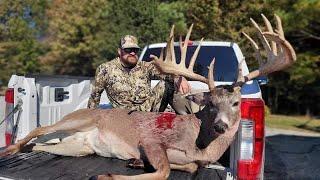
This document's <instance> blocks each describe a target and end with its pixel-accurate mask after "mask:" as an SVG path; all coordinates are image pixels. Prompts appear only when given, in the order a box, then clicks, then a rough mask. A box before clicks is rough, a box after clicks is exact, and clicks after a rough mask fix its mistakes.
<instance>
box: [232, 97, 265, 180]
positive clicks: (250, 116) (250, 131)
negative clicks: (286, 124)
mask: <svg viewBox="0 0 320 180" xmlns="http://www.w3.org/2000/svg"><path fill="white" fill-rule="evenodd" d="M241 118H242V119H241V133H240V134H241V135H240V140H241V142H240V159H239V160H238V171H237V172H238V179H245V180H250V179H259V177H260V173H261V168H262V165H263V162H262V161H263V157H262V156H263V151H264V143H265V141H264V102H263V100H262V99H242V102H241Z"/></svg>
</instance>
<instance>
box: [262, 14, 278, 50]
mask: <svg viewBox="0 0 320 180" xmlns="http://www.w3.org/2000/svg"><path fill="white" fill-rule="evenodd" d="M261 16H262V19H263V21H264V24H265V25H266V27H267V29H268V31H269V32H271V33H273V28H272V26H271V23H270V21H269V20H268V19H267V18H266V17H265V16H264V15H263V14H261ZM271 49H272V51H273V53H274V54H275V55H276V54H277V46H276V43H275V42H273V41H272V42H271Z"/></svg>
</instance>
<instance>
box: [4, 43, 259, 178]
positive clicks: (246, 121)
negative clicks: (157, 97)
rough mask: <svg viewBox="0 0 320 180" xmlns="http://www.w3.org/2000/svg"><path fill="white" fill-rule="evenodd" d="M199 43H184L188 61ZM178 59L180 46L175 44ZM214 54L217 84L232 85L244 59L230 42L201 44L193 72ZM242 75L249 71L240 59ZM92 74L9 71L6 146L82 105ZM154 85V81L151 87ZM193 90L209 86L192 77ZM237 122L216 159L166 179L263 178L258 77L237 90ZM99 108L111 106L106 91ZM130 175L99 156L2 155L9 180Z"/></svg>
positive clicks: (156, 48) (150, 49)
mask: <svg viewBox="0 0 320 180" xmlns="http://www.w3.org/2000/svg"><path fill="white" fill-rule="evenodd" d="M165 45H166V44H165V43H159V44H151V45H148V46H146V47H145V48H144V49H143V51H142V52H141V55H140V58H139V60H141V61H148V60H149V55H150V54H154V55H158V56H159V54H160V51H161V48H163V47H165ZM197 45H198V42H191V41H190V42H189V43H188V52H187V59H190V58H191V55H192V54H193V52H194V50H195V48H196V47H197ZM175 46H176V48H175V52H176V57H177V59H179V56H180V49H179V48H178V44H175ZM213 57H215V59H216V62H215V76H214V77H215V81H216V84H218V85H220V84H231V83H232V82H234V81H235V80H236V79H237V76H238V63H239V62H240V61H241V60H243V59H244V56H243V54H242V53H241V50H240V48H239V47H238V45H237V44H236V43H232V42H215V41H206V42H203V43H202V46H201V49H200V52H199V55H198V60H197V61H196V65H195V69H194V70H195V72H196V73H198V74H201V75H203V76H205V77H206V76H207V73H208V72H207V71H208V70H207V66H208V65H209V63H210V61H211V60H212V59H213ZM242 65H243V67H242V69H243V74H244V75H246V74H248V73H249V72H248V67H247V65H246V63H242ZM92 81H93V77H72V76H39V75H36V76H18V75H13V76H12V77H11V79H10V81H9V84H8V89H7V91H6V94H5V101H6V111H5V112H6V116H7V118H6V120H5V124H6V132H5V137H2V138H5V140H6V145H9V144H10V143H14V142H15V141H17V140H19V139H21V138H22V137H24V136H26V135H27V134H28V133H29V132H30V131H31V130H33V129H34V128H36V127H40V126H47V125H51V124H53V123H56V122H57V121H59V120H60V119H61V118H62V117H63V116H64V115H66V114H68V113H70V112H72V111H75V110H77V109H81V108H86V105H87V102H88V98H89V94H90V92H91V87H92ZM156 83H157V81H156V80H154V81H152V86H154V85H155V84H156ZM190 83H191V85H192V89H193V90H199V89H207V88H208V87H207V85H206V84H204V83H201V82H197V81H190ZM241 93H242V102H241V116H242V120H241V125H240V128H239V131H238V133H237V137H236V139H235V141H234V142H233V143H232V145H231V146H230V148H229V149H228V150H227V151H226V152H225V153H224V155H223V156H222V157H221V158H220V160H219V161H218V163H216V164H213V165H209V166H208V167H207V168H203V169H200V170H198V173H197V174H195V175H190V174H188V173H183V172H178V171H173V172H172V173H171V175H170V177H169V179H193V178H195V179H263V167H264V148H265V132H264V131H265V124H264V101H263V100H262V96H261V91H260V87H259V82H258V80H253V81H249V82H248V83H247V84H245V85H244V86H243V88H242V90H241ZM100 108H111V106H110V104H109V101H108V98H107V96H106V94H105V93H104V94H103V95H102V100H101V102H100ZM106 170H109V171H110V172H117V173H120V172H122V173H127V174H130V173H131V174H134V173H138V172H139V171H140V172H141V170H132V169H128V168H126V167H125V165H124V164H123V162H122V161H121V160H115V159H108V158H102V157H98V156H89V157H80V158H71V157H61V156H56V155H52V154H48V153H35V152H25V153H19V154H17V155H13V156H10V157H6V158H1V159H0V177H5V178H8V179H87V178H88V177H90V176H91V175H95V174H98V173H105V172H106Z"/></svg>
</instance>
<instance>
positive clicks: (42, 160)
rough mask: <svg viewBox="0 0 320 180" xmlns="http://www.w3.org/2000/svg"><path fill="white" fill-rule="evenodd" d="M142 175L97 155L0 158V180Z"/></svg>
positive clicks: (205, 172) (203, 174) (211, 173)
mask: <svg viewBox="0 0 320 180" xmlns="http://www.w3.org/2000/svg"><path fill="white" fill-rule="evenodd" d="M143 172H145V171H144V170H141V169H131V168H127V167H126V161H123V160H119V159H112V158H105V157H101V156H97V155H90V156H85V157H65V156H59V155H53V154H50V153H46V152H28V153H18V154H16V155H11V156H7V157H2V158H0V179H1V177H5V178H10V179H31V180H52V179H66V180H67V179H68V180H72V179H74V180H80V179H89V178H90V177H91V176H93V175H97V174H106V173H115V174H128V175H133V174H141V173H143ZM169 179H181V180H182V179H183V180H185V179H203V180H208V179H226V172H225V171H222V170H216V169H205V168H201V169H199V170H198V171H197V172H196V173H194V174H193V175H192V174H190V173H186V172H181V171H174V170H172V171H171V173H170V177H169Z"/></svg>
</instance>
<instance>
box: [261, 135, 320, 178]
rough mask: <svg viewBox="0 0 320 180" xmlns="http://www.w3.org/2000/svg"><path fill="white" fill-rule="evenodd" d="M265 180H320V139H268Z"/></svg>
mask: <svg viewBox="0 0 320 180" xmlns="http://www.w3.org/2000/svg"><path fill="white" fill-rule="evenodd" d="M265 152H266V153H265V169H264V177H265V179H320V168H319V167H320V138H319V137H305V136H294V135H275V136H269V137H266V151H265Z"/></svg>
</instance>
